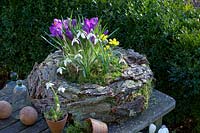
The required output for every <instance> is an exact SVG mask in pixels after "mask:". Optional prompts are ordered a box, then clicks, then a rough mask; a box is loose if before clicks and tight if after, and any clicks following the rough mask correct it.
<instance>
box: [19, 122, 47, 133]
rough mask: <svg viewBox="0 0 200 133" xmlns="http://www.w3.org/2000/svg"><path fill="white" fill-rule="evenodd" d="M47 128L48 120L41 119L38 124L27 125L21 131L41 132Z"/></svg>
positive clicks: (25, 132) (21, 132)
mask: <svg viewBox="0 0 200 133" xmlns="http://www.w3.org/2000/svg"><path fill="white" fill-rule="evenodd" d="M47 128H48V127H47V124H46V121H45V120H44V119H42V120H41V121H39V122H37V123H36V124H34V125H32V126H29V127H27V128H26V129H24V130H22V131H20V132H19V133H40V132H42V131H44V130H45V129H47Z"/></svg>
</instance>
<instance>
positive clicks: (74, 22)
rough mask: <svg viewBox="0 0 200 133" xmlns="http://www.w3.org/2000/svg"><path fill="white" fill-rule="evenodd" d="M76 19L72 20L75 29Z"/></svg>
mask: <svg viewBox="0 0 200 133" xmlns="http://www.w3.org/2000/svg"><path fill="white" fill-rule="evenodd" d="M76 22H77V21H76V19H72V26H73V27H75V26H76Z"/></svg>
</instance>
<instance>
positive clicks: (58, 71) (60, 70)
mask: <svg viewBox="0 0 200 133" xmlns="http://www.w3.org/2000/svg"><path fill="white" fill-rule="evenodd" d="M63 70H65V68H64V67H59V68H58V69H57V73H60V74H61V75H62V72H63Z"/></svg>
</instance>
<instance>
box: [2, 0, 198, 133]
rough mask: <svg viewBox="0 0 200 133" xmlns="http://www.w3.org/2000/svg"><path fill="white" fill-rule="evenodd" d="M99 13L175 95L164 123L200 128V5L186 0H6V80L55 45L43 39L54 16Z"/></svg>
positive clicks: (27, 68) (158, 81)
mask: <svg viewBox="0 0 200 133" xmlns="http://www.w3.org/2000/svg"><path fill="white" fill-rule="evenodd" d="M72 11H73V16H78V15H82V16H84V17H88V18H89V17H95V16H98V17H100V18H101V19H102V21H103V23H104V24H107V27H108V29H109V30H110V31H114V30H115V29H116V28H119V30H118V32H116V33H115V36H116V38H117V39H118V40H119V41H120V45H121V46H122V47H124V48H133V49H134V50H135V51H138V52H140V53H142V54H145V55H146V56H147V58H148V60H149V61H150V67H151V69H152V70H153V72H154V75H155V78H156V86H155V87H156V89H158V90H161V91H163V92H165V93H166V94H168V95H170V96H172V97H174V98H175V99H176V101H177V105H176V109H175V110H174V111H173V112H172V113H170V114H169V115H167V116H166V117H165V119H164V124H167V126H168V127H170V129H172V130H173V131H176V132H181V131H182V130H183V129H184V130H185V131H187V130H188V131H191V132H200V102H199V101H200V97H199V96H200V87H199V86H200V9H199V8H195V7H194V6H193V4H192V3H190V2H184V0H175V1H174V0H48V1H44V0H37V1H36V0H20V1H17V0H1V1H0V85H1V87H2V86H3V84H4V83H5V81H6V80H8V75H9V72H11V71H15V72H17V73H18V74H19V75H20V78H26V76H27V75H28V74H29V73H30V71H31V70H32V67H33V65H34V63H35V62H41V61H43V60H44V59H45V57H46V56H47V55H48V54H49V53H50V52H52V51H54V50H55V49H53V47H51V46H50V45H48V44H47V43H46V42H45V41H44V40H42V38H41V35H44V32H49V31H48V30H49V29H48V28H49V26H50V25H51V23H52V22H53V19H54V18H61V17H63V18H66V17H68V16H70V14H71V13H72Z"/></svg>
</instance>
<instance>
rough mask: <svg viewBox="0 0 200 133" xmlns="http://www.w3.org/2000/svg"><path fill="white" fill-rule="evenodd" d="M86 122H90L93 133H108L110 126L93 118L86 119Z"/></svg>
mask: <svg viewBox="0 0 200 133" xmlns="http://www.w3.org/2000/svg"><path fill="white" fill-rule="evenodd" d="M86 122H89V124H90V126H91V128H92V133H108V126H107V124H106V123H104V122H102V121H99V120H96V119H93V118H88V119H86Z"/></svg>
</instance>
